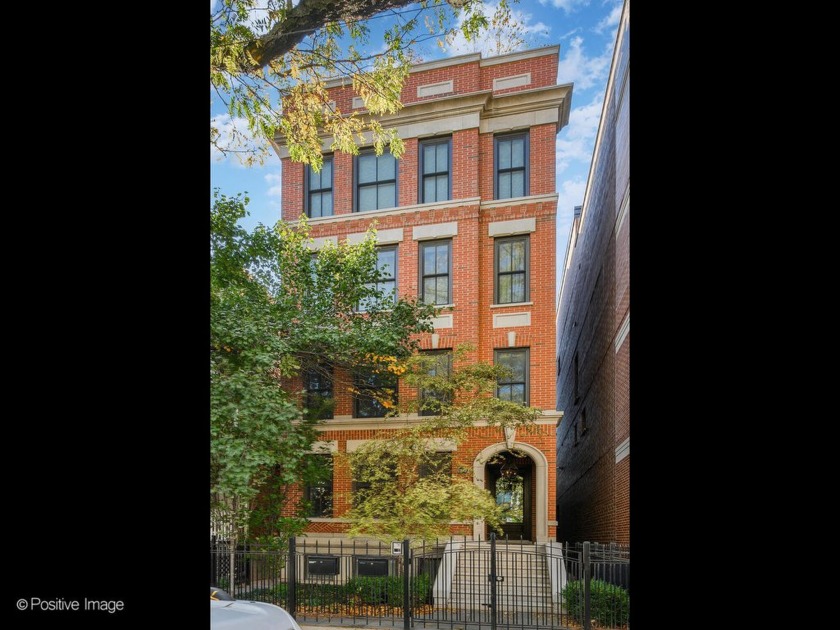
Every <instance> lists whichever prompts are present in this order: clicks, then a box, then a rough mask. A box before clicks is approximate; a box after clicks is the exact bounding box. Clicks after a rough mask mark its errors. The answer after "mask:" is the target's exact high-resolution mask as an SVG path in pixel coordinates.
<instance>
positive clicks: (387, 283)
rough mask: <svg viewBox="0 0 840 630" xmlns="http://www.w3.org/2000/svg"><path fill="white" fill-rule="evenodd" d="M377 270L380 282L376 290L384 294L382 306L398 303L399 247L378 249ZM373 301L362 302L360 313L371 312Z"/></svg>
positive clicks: (377, 283) (390, 246) (392, 246)
mask: <svg viewBox="0 0 840 630" xmlns="http://www.w3.org/2000/svg"><path fill="white" fill-rule="evenodd" d="M376 270H377V271H378V272H379V280H378V281H377V282H376V285H375V288H376V290H377V291H380V292H381V293H382V302H381V303H382V304H383V305H387V304H396V303H397V246H396V245H389V246H387V247H386V246H383V247H377V248H376ZM372 301H373V300H362V301H361V302H360V304H359V309H358V310H359V311H362V312H364V311H367V310H369V304H370V302H372Z"/></svg>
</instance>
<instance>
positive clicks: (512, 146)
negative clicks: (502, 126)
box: [493, 132, 529, 199]
mask: <svg viewBox="0 0 840 630" xmlns="http://www.w3.org/2000/svg"><path fill="white" fill-rule="evenodd" d="M493 163H494V164H495V167H496V168H495V171H496V172H495V176H494V178H493V189H494V193H495V195H494V197H495V198H496V199H510V198H511V197H524V196H526V195H527V194H528V175H529V168H528V133H527V132H526V133H514V134H508V135H504V136H496V137H495V152H494V161H493Z"/></svg>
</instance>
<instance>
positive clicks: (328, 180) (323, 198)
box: [305, 156, 333, 218]
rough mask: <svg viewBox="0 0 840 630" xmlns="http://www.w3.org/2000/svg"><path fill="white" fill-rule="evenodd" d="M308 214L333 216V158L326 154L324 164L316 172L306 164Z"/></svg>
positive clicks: (314, 216)
mask: <svg viewBox="0 0 840 630" xmlns="http://www.w3.org/2000/svg"><path fill="white" fill-rule="evenodd" d="M305 184H306V216H308V217H310V218H317V217H331V216H332V214H333V159H332V156H329V157H327V156H324V164H323V166H322V167H321V170H320V172H318V173H316V172H315V171H313V170H312V167H311V166H309V165H307V166H306V178H305Z"/></svg>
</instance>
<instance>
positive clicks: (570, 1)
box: [540, 0, 589, 13]
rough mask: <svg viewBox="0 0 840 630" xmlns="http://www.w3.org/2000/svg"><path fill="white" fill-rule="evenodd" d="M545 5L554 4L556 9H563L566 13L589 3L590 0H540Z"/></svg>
mask: <svg viewBox="0 0 840 630" xmlns="http://www.w3.org/2000/svg"><path fill="white" fill-rule="evenodd" d="M540 4H541V5H543V6H547V5H553V6H554V7H555V8H556V9H563V10H564V11H565V12H566V13H571V12H572V11H574V10H575V9H577V8H578V7H585V6H588V5H589V0H540Z"/></svg>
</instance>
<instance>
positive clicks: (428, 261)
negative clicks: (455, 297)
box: [420, 240, 452, 304]
mask: <svg viewBox="0 0 840 630" xmlns="http://www.w3.org/2000/svg"><path fill="white" fill-rule="evenodd" d="M451 272H452V241H451V240H446V241H426V242H421V243H420V301H421V302H424V303H425V304H452V273H451Z"/></svg>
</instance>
